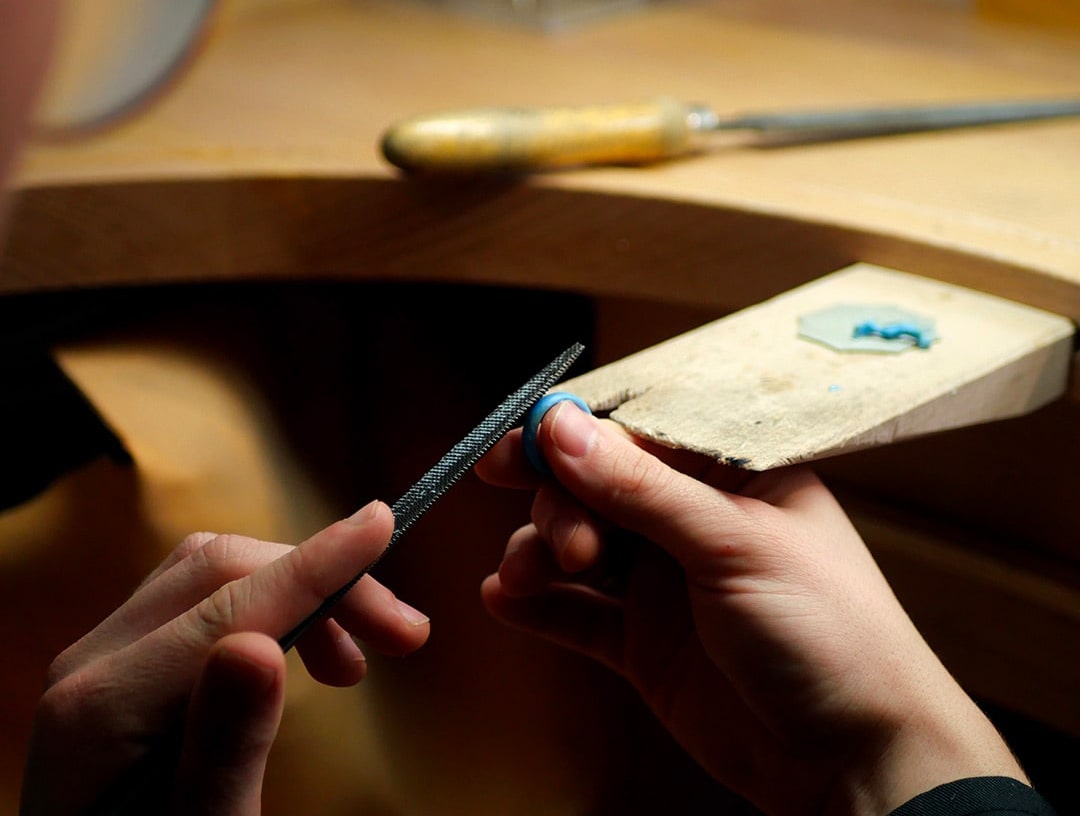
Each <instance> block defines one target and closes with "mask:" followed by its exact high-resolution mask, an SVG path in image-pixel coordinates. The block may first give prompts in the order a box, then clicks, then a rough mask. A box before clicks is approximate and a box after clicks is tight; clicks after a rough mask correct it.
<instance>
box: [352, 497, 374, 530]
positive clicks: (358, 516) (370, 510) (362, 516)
mask: <svg viewBox="0 0 1080 816" xmlns="http://www.w3.org/2000/svg"><path fill="white" fill-rule="evenodd" d="M379 504H380V502H378V501H373V502H370V503H368V504H365V505H364V506H363V507H361V508H360V509H359V510H357V511H356V512H355V513H353V514H352V515H351V516H349V517H348V518H347V519H345V521H347V522H348V523H349V524H355V525H358V526H359V525H361V524H367V523H368V522H370V521H371V520H372V519H374V518H375V515H376V513H378V512H379Z"/></svg>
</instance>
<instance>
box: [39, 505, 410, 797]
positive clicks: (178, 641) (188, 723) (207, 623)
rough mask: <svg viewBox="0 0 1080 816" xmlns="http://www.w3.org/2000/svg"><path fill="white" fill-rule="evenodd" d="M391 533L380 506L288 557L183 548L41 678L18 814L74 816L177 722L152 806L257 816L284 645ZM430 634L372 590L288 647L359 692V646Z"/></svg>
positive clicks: (199, 538)
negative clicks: (173, 755) (167, 774)
mask: <svg viewBox="0 0 1080 816" xmlns="http://www.w3.org/2000/svg"><path fill="white" fill-rule="evenodd" d="M393 528H394V519H393V516H392V514H391V513H390V509H389V508H388V507H387V506H386V505H385V504H382V503H379V502H373V503H372V504H369V505H368V506H367V507H365V508H363V509H362V510H360V511H359V512H358V513H356V514H355V515H354V516H352V517H351V518H349V519H346V520H344V521H339V522H337V523H336V524H332V525H330V526H329V527H327V528H326V529H324V530H322V531H321V532H319V533H317V534H316V535H314V536H312V537H311V538H310V539H308V540H307V541H305V542H304V543H303V544H300V545H299V546H297V547H292V546H287V545H284V544H274V543H270V542H266V541H257V540H255V539H251V538H244V537H240V536H219V535H214V534H210V533H199V534H195V535H192V536H189V537H188V538H187V539H186V540H185V541H184V542H183V543H182V544H181V545H180V546H179V547H178V548H177V549H176V550H175V551H174V552H173V553H172V554H171V555H170V556H169V557H168V558H167V559H166V560H165V561H164V562H163V563H162V564H161V565H160V566H159V567H158V568H157V569H156V570H155V571H154V572H153V573H152V574H151V575H150V576H149V577H148V578H147V579H146V580H145V581H144V582H143V584H142V586H140V587H139V589H138V590H137V591H136V592H135V594H134V595H133V596H132V597H131V598H130V599H129V600H128V601H127V602H126V603H125V604H124V605H123V606H121V607H120V608H119V609H118V610H117V611H116V612H115V613H113V614H112V615H111V616H110V617H108V618H107V619H106V620H105V621H104V622H102V623H101V624H100V625H98V626H97V627H96V628H95V629H94V630H93V631H91V632H90V633H89V634H88V635H86V636H85V637H83V638H82V639H81V640H80V641H78V642H77V643H76V644H75V645H73V646H71V647H70V648H69V649H67V650H66V651H65V652H64V653H63V654H61V655H60V656H59V657H58V658H57V659H56V660H55V661H54V662H53V664H52V666H51V667H50V670H49V677H48V684H47V690H46V692H45V694H44V696H43V697H42V699H41V702H40V704H39V707H38V710H37V715H36V718H35V725H34V734H33V738H32V740H31V747H30V752H29V756H28V760H27V769H26V775H25V779H24V784H23V796H22V802H21V805H20V812H21V813H22V814H23V816H30V814H46V813H47V814H64V813H82V812H83V811H85V810H86V809H87V808H88V807H89V806H90V805H91V803H93V802H95V801H98V800H99V798H100V797H101V796H102V794H103V793H104V792H105V791H106V790H107V789H108V788H109V786H110V785H111V784H113V783H114V782H115V781H116V780H117V779H119V778H121V777H122V776H123V774H124V773H125V772H126V771H128V770H129V769H130V768H131V766H132V765H134V764H135V763H136V762H137V761H138V760H139V759H140V757H141V756H142V755H143V754H144V753H145V752H146V750H147V747H148V746H149V745H151V744H153V743H154V741H155V740H156V739H157V738H158V737H159V736H160V735H161V734H163V733H166V732H168V731H169V730H170V729H171V728H174V727H176V726H177V725H178V724H180V723H182V724H183V734H184V740H183V747H182V751H181V755H180V760H179V765H178V768H177V772H176V775H175V780H170V784H169V785H168V789H165V790H157V791H154V792H153V794H154V796H155V800H156V807H159V808H160V807H162V805H163V803H166V802H173V803H174V807H175V809H176V810H177V811H178V812H182V813H187V812H191V813H221V814H229V815H230V816H240V815H241V814H244V816H253V814H258V813H259V812H260V808H261V804H260V801H261V799H260V798H261V789H262V779H263V772H264V768H265V763H266V758H267V754H268V753H269V750H270V746H271V745H272V744H273V741H274V737H275V736H276V733H277V728H278V724H279V722H280V719H281V712H282V706H283V701H284V682H285V656H284V654H283V653H282V651H281V649H280V648H279V647H278V644H277V639H278V638H280V637H281V636H283V635H284V634H286V633H287V632H289V631H290V630H291V629H292V628H293V627H294V626H295V625H296V624H297V623H299V622H300V621H301V620H303V619H304V618H306V617H307V615H309V614H310V613H311V612H312V611H314V610H315V609H316V608H317V607H318V605H319V603H320V602H321V601H322V600H323V598H325V597H327V596H329V595H330V594H332V593H333V592H334V591H336V590H337V589H338V588H339V587H341V586H344V585H345V584H346V583H347V582H348V581H349V580H351V579H352V578H353V577H354V576H355V575H356V574H357V573H359V572H360V571H361V570H362V569H363V568H364V567H365V566H367V565H368V564H369V563H371V562H372V561H373V560H374V559H375V558H376V557H377V556H378V555H379V554H380V553H381V552H382V550H383V549H384V548H385V546H386V544H387V542H388V541H389V538H390V535H391V533H392V532H393ZM429 630H430V627H429V625H428V621H427V618H426V617H424V616H423V615H422V614H421V613H419V612H417V611H416V610H415V609H412V608H411V607H409V606H407V605H406V604H404V603H402V602H400V601H398V600H397V599H396V598H395V597H394V595H393V594H392V593H391V592H390V591H389V590H388V589H386V588H385V587H383V586H382V585H381V584H379V583H378V582H377V581H376V580H375V579H374V578H372V577H371V576H365V577H364V578H363V579H361V581H360V582H359V583H358V584H357V585H356V586H354V587H353V588H352V590H350V591H349V593H348V594H347V595H346V596H345V598H343V599H342V601H341V602H340V603H339V604H338V605H337V606H336V607H335V608H334V610H333V618H327V619H324V620H322V621H320V622H319V623H318V624H316V625H315V626H314V627H312V628H311V629H310V630H308V632H307V633H306V634H305V635H304V636H303V637H302V638H301V639H300V641H299V642H298V644H297V649H298V651H299V653H300V656H301V657H302V658H303V660H304V663H305V665H306V667H307V669H308V671H309V672H310V673H311V674H312V676H313V677H315V678H316V679H317V680H320V681H322V682H324V683H327V684H330V685H340V686H344V685H352V684H354V683H357V682H359V681H360V680H361V679H362V678H363V676H364V673H365V666H366V664H365V660H364V655H363V653H362V652H361V650H360V648H359V646H358V645H357V644H356V642H355V641H354V640H353V637H354V636H355V637H356V638H359V639H362V640H363V641H364V642H365V643H366V644H367V645H369V646H370V647H371V648H373V649H375V650H377V651H380V652H383V653H388V654H397V655H400V654H405V653H408V652H411V651H413V650H415V649H417V648H419V647H420V646H422V645H423V643H424V642H425V641H426V640H427V636H428V633H429ZM148 807H150V806H149V805H148ZM165 809H168V806H165Z"/></svg>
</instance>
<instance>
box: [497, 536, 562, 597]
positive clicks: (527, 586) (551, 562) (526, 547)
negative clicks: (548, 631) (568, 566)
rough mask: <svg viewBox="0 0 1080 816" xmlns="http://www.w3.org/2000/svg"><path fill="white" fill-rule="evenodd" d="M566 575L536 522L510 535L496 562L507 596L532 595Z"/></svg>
mask: <svg viewBox="0 0 1080 816" xmlns="http://www.w3.org/2000/svg"><path fill="white" fill-rule="evenodd" d="M566 577H567V576H566V574H565V573H564V572H563V571H562V570H561V569H559V565H558V564H557V563H556V562H555V558H554V556H553V555H552V553H551V548H550V547H549V546H548V543H547V542H546V541H545V540H544V537H543V536H542V535H540V531H539V530H537V529H536V525H534V524H528V525H526V526H524V527H522V528H521V529H519V530H516V531H515V532H514V533H513V534H512V535H511V536H510V540H509V541H507V543H506V552H505V553H504V554H503V560H502V563H501V564H499V579H500V581H501V582H502V585H503V587H504V591H505V592H506V594H507V595H509V596H510V597H513V598H524V597H528V596H530V595H535V594H536V593H538V592H541V591H543V590H544V589H546V588H547V587H548V586H549V585H550V584H552V583H555V582H558V581H561V580H563V579H564V578H566Z"/></svg>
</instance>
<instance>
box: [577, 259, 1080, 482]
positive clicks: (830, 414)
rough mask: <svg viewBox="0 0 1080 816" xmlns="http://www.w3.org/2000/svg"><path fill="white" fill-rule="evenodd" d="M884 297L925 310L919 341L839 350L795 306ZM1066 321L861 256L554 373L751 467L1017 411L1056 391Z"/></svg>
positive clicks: (626, 420) (599, 405) (630, 420)
mask: <svg viewBox="0 0 1080 816" xmlns="http://www.w3.org/2000/svg"><path fill="white" fill-rule="evenodd" d="M840 304H845V305H857V306H877V305H882V304H888V305H893V306H897V307H900V308H902V309H906V310H910V311H912V312H915V313H918V314H921V315H925V316H928V317H930V318H931V319H933V320H934V321H935V323H936V328H937V331H938V334H939V335H940V339H939V340H937V341H936V342H934V343H933V344H932V345H931V346H930V348H928V349H917V348H912V349H909V350H907V351H904V352H901V353H896V354H889V353H865V352H839V351H837V350H835V349H832V348H829V347H827V346H824V345H822V344H820V343H817V342H812V341H810V340H807V339H806V338H803V337H800V336H799V334H798V320H799V318H800V317H801V316H804V315H808V314H811V313H814V312H816V311H818V310H820V309H824V308H828V307H831V306H836V305H840ZM1072 334H1073V326H1072V323H1071V322H1070V321H1068V320H1066V319H1064V318H1062V317H1060V316H1057V315H1053V314H1049V313H1046V312H1043V311H1041V310H1037V309H1032V308H1030V307H1027V306H1022V305H1020V304H1016V303H1012V302H1010V301H1005V300H1002V299H1000V298H995V297H991V296H989V295H985V294H983V293H981V292H974V291H971V290H965V289H962V288H960V287H956V286H952V285H950V284H944V283H941V282H938V281H931V280H927V279H924V278H919V277H917V276H913V275H908V274H906V273H901V272H896V271H894V270H886V269H881V268H878V267H873V266H871V265H869V264H859V265H856V266H853V267H850V268H848V269H846V270H842V271H840V272H837V273H834V274H832V275H829V276H826V277H824V278H822V279H820V280H818V281H815V282H812V283H809V284H805V285H803V286H802V287H800V288H798V289H795V290H793V291H791V292H789V293H786V294H784V295H780V296H778V297H776V298H774V299H772V300H769V301H766V302H765V303H762V304H759V305H758V306H753V307H750V308H748V309H744V310H743V311H741V312H738V313H736V314H734V315H731V316H730V317H726V318H722V319H721V320H718V321H715V322H713V323H710V324H707V325H705V326H703V327H701V328H699V329H695V330H693V331H691V332H688V333H686V334H683V335H681V336H679V337H676V338H674V339H672V340H668V341H666V342H664V343H661V344H659V345H658V346H654V347H653V348H651V349H647V350H645V351H641V352H638V353H637V354H634V355H631V356H630V357H627V358H624V359H622V360H619V361H617V362H614V363H611V364H609V365H607V366H603V367H601V368H599V369H596V370H594V371H592V372H589V373H587V374H584V375H582V376H580V377H577V378H574V379H572V380H569V381H567V382H566V383H564V384H562V385H561V386H560V387H559V388H560V390H563V389H565V390H568V391H571V392H573V393H576V394H578V395H579V396H581V397H582V398H583V399H585V401H586V402H588V403H589V405H590V407H592V408H594V409H595V410H602V411H611V417H612V418H613V419H615V420H616V421H618V422H619V423H621V424H622V425H624V426H626V427H627V428H628V429H629V430H630V431H632V432H633V433H634V434H636V435H638V436H641V437H644V438H646V439H650V440H653V441H656V442H659V443H661V444H663V445H668V446H671V447H677V448H685V449H689V450H693V451H696V452H699V453H703V454H707V455H709V456H712V457H714V458H716V459H718V460H721V461H725V462H728V463H730V464H734V465H738V466H741V467H746V468H749V469H751V470H766V469H769V468H773V467H778V466H781V465H786V464H791V463H794V462H802V461H808V460H813V459H818V458H821V457H823V456H828V455H832V454H837V453H842V452H847V451H852V450H858V449H861V448H866V447H871V446H875V445H882V444H887V443H890V442H894V441H898V440H901V439H905V438H909V437H913V436H920V435H923V434H927V433H932V432H934V431H941V430H945V429H948V428H955V427H961V426H965V425H972V424H976V423H980V422H987V421H991V420H995V419H1003V418H1006V417H1010V416H1016V415H1019V414H1023V413H1027V412H1029V411H1032V410H1034V409H1035V408H1038V407H1040V406H1042V405H1044V404H1046V403H1047V402H1050V401H1051V400H1053V399H1055V398H1057V397H1059V396H1060V395H1061V394H1062V393H1064V390H1065V387H1066V382H1067V377H1068V369H1069V365H1070V362H1071V353H1072Z"/></svg>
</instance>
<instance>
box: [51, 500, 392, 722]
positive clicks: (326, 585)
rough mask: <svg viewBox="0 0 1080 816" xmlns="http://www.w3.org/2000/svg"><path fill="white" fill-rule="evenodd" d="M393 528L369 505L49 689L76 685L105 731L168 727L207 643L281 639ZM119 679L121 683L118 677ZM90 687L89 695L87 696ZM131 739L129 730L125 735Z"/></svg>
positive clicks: (382, 511)
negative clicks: (122, 722) (241, 635)
mask: <svg viewBox="0 0 1080 816" xmlns="http://www.w3.org/2000/svg"><path fill="white" fill-rule="evenodd" d="M393 528H394V517H393V514H392V513H391V512H390V508H389V507H387V506H386V505H385V504H383V503H381V502H373V503H372V504H369V505H368V506H367V507H365V508H363V509H361V510H360V511H358V512H357V513H356V514H355V515H353V516H352V517H350V518H348V519H345V520H342V521H339V522H336V523H335V524H332V525H330V526H329V527H326V528H325V529H323V530H321V531H320V532H318V533H316V534H315V535H313V536H312V537H311V538H309V539H308V540H307V541H305V542H303V543H302V544H299V545H298V546H296V547H294V548H292V549H290V550H289V551H288V552H287V553H285V554H284V555H282V556H281V557H280V558H278V559H277V560H275V561H272V562H270V563H269V564H266V565H265V566H263V567H260V568H259V569H257V570H255V571H254V572H252V573H251V574H250V575H248V576H246V577H244V578H240V579H237V580H234V581H231V582H229V583H227V584H225V585H223V586H222V587H220V588H219V589H218V590H216V591H215V592H214V593H213V594H211V595H210V596H209V597H208V598H206V599H205V600H203V601H202V602H200V603H199V604H197V605H196V606H195V607H193V608H191V609H190V610H188V611H187V612H185V613H184V614H182V615H180V616H179V617H177V618H175V619H173V620H171V621H169V622H168V623H166V624H165V625H163V626H161V627H159V628H158V629H156V630H154V631H153V632H151V633H149V634H148V635H146V636H144V637H142V638H140V639H139V640H137V641H135V642H134V643H131V644H129V645H128V646H126V647H124V648H123V649H120V650H118V651H116V652H113V653H112V654H110V655H108V656H106V657H104V658H102V659H101V660H98V661H96V662H94V663H91V664H90V665H88V666H86V667H84V668H83V669H82V670H81V671H80V672H77V673H75V675H72V676H71V677H69V678H65V680H63V681H61V682H60V683H59V684H58V685H57V686H54V687H53V689H50V692H49V693H50V694H52V695H53V696H54V697H55V698H59V699H61V700H63V699H64V698H65V694H66V693H65V690H64V688H63V687H64V686H65V685H67V684H68V683H72V682H73V683H74V684H75V685H77V686H78V688H79V689H80V691H81V692H82V693H81V694H80V695H79V696H80V697H81V698H82V703H83V705H87V701H88V699H89V700H90V701H91V702H89V707H92V708H93V709H94V711H93V712H88V713H84V714H83V715H82V717H80V719H81V720H82V721H83V722H84V723H86V722H89V724H91V725H94V724H96V725H98V726H99V727H100V728H101V729H102V730H103V731H105V732H108V731H109V730H110V729H115V728H116V727H120V726H117V725H116V724H115V723H113V721H114V720H115V719H116V718H115V716H114V713H115V711H127V712H130V713H131V714H132V715H133V716H132V717H130V718H129V724H130V723H137V727H138V728H139V729H140V730H143V731H145V732H146V733H156V732H157V731H160V730H162V729H164V728H166V727H168V726H169V725H170V724H171V721H172V720H173V719H174V718H175V716H176V714H177V709H178V708H179V707H181V706H182V705H183V701H184V700H186V698H187V695H188V693H189V692H190V690H191V687H192V685H193V683H194V680H195V677H196V676H197V675H198V672H199V670H200V668H201V666H202V664H203V661H204V660H205V659H206V655H207V654H208V653H209V650H210V647H211V646H213V644H214V643H216V642H217V641H218V640H220V639H221V638H222V637H224V636H225V635H228V634H231V633H235V632H246V631H252V632H261V633H263V634H266V635H269V636H270V637H272V638H274V639H280V638H281V637H282V636H283V635H284V634H286V633H287V632H288V631H290V630H291V629H292V627H294V626H295V625H296V624H297V623H299V622H300V621H301V620H303V619H304V618H305V617H307V616H308V615H309V614H311V613H312V612H313V611H314V610H315V609H317V608H318V606H319V604H320V603H322V601H323V599H324V598H326V597H328V596H329V595H331V594H333V593H334V592H336V591H337V590H338V589H339V588H340V587H342V586H344V585H345V584H347V583H348V582H349V581H351V580H352V579H353V578H354V577H355V576H356V575H357V574H359V573H360V572H361V571H363V569H364V568H365V567H366V566H367V565H368V564H370V563H371V562H372V561H374V560H375V559H376V558H377V557H378V556H379V555H380V554H381V553H382V551H383V550H384V549H385V547H386V544H387V542H388V541H389V539H390V535H391V533H392V532H393ZM117 678H123V682H117ZM87 690H89V691H91V692H92V694H91V696H90V697H89V698H88V697H87V696H86V692H87ZM126 736H129V737H130V736H131V735H126Z"/></svg>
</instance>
